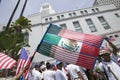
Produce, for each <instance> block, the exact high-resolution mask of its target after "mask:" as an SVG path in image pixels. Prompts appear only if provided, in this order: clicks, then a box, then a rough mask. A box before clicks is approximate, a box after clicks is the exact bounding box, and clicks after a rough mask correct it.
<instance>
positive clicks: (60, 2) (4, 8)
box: [0, 0, 94, 24]
mask: <svg viewBox="0 0 120 80" xmlns="http://www.w3.org/2000/svg"><path fill="white" fill-rule="evenodd" d="M17 1H18V0H1V3H0V24H5V23H7V22H8V19H9V18H10V16H11V13H12V12H13V9H14V7H15V5H16V3H17ZM24 1H25V0H21V1H20V4H19V6H18V9H17V11H16V13H15V16H14V20H15V19H17V18H18V17H19V15H20V11H21V9H22V7H23V3H24ZM45 2H48V3H50V4H51V6H52V8H53V9H54V10H55V11H56V12H64V11H68V10H76V9H82V8H87V7H91V6H92V4H93V3H94V0H28V2H27V5H26V8H25V12H24V14H23V15H24V16H27V15H30V14H34V13H38V12H39V11H40V6H41V4H42V3H45Z"/></svg>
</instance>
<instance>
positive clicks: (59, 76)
mask: <svg viewBox="0 0 120 80" xmlns="http://www.w3.org/2000/svg"><path fill="white" fill-rule="evenodd" d="M56 65H57V71H56V74H55V79H56V80H67V76H66V74H65V73H64V72H63V71H62V67H63V62H61V61H57V62H56Z"/></svg>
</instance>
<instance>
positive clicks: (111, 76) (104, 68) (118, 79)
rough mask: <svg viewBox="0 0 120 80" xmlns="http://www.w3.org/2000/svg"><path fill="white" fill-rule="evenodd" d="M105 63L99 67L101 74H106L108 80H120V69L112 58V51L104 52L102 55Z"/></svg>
mask: <svg viewBox="0 0 120 80" xmlns="http://www.w3.org/2000/svg"><path fill="white" fill-rule="evenodd" d="M100 55H101V57H102V59H103V61H102V62H101V63H99V64H98V65H97V67H98V68H99V70H100V72H102V73H104V74H105V75H106V77H107V79H108V80H120V67H119V65H118V64H116V63H115V62H114V61H112V60H111V58H110V51H106V50H102V51H101V53H100Z"/></svg>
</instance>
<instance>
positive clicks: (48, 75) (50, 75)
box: [43, 62, 56, 80]
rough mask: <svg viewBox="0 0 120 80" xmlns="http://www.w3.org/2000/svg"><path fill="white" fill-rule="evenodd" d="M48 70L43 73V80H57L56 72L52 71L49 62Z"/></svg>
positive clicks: (47, 64)
mask: <svg viewBox="0 0 120 80" xmlns="http://www.w3.org/2000/svg"><path fill="white" fill-rule="evenodd" d="M46 68H47V70H45V71H44V72H43V80H55V73H56V72H55V71H53V70H52V65H51V64H50V63H49V62H47V63H46Z"/></svg>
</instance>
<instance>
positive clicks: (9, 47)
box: [0, 16, 32, 59]
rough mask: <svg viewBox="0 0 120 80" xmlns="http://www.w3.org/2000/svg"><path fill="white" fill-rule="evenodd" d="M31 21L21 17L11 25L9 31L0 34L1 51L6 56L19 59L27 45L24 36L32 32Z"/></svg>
mask: <svg viewBox="0 0 120 80" xmlns="http://www.w3.org/2000/svg"><path fill="white" fill-rule="evenodd" d="M30 26H31V21H30V20H28V19H27V18H25V17H23V16H21V17H20V18H19V19H17V20H16V21H15V22H12V23H11V26H10V28H8V30H7V31H2V32H0V50H1V51H3V52H4V53H5V54H7V55H9V56H10V57H13V58H14V59H17V57H18V51H19V50H20V49H21V48H22V47H23V46H29V45H25V44H26V42H25V39H24V34H25V33H28V32H29V31H32V30H31V28H30Z"/></svg>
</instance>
